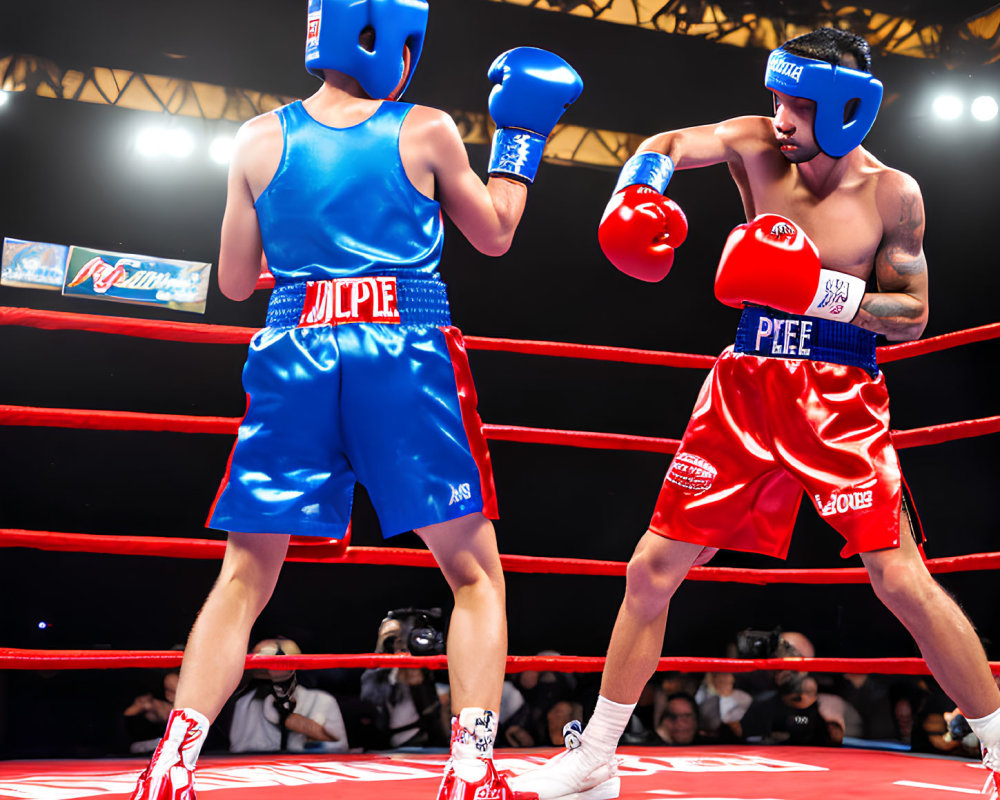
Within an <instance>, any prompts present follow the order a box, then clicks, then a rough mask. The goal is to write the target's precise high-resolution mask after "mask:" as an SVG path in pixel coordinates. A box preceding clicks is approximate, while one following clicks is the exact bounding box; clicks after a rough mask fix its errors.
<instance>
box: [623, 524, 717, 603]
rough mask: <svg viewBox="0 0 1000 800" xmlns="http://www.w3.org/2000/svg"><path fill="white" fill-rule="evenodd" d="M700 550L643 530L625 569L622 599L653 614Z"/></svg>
mask: <svg viewBox="0 0 1000 800" xmlns="http://www.w3.org/2000/svg"><path fill="white" fill-rule="evenodd" d="M702 549H703V548H702V547H701V546H699V545H691V544H688V543H686V542H675V541H672V540H670V539H665V538H664V537H662V536H659V535H657V534H655V533H652V532H647V533H646V535H645V536H643V538H642V539H641V540H640V541H639V545H638V547H636V549H635V553H633V554H632V558H631V559H630V560H629V562H628V567H627V569H626V571H625V598H626V602H628V603H629V604H630V605H632V606H638V607H640V608H643V609H645V610H647V611H648V612H649V613H650V614H653V615H655V614H658V613H660V612H661V611H662V610H663V609H664V608H666V606H667V604H668V603H669V602H670V598H671V597H673V594H674V592H675V591H677V587H678V586H680V585H681V583H682V582H683V580H684V577H685V576H686V575H687V573H688V570H690V569H691V565H692V564H693V563H694V561H695V559H696V558H697V557H698V556H699V555H700V554H701V552H702Z"/></svg>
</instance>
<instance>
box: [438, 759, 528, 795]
mask: <svg viewBox="0 0 1000 800" xmlns="http://www.w3.org/2000/svg"><path fill="white" fill-rule="evenodd" d="M475 761H477V762H478V764H475V765H473V764H470V763H468V761H467V760H466V759H460V760H458V761H455V760H451V761H449V762H448V765H447V766H446V767H445V772H444V780H443V781H441V788H440V789H439V790H438V800H538V795H537V794H534V793H533V792H515V791H514V790H513V789H511V788H510V785H509V784H508V783H507V779H506V778H505V777H504V776H503V775H501V774H500V773H498V772H497V770H496V767H495V766H493V759H492V758H477V759H475Z"/></svg>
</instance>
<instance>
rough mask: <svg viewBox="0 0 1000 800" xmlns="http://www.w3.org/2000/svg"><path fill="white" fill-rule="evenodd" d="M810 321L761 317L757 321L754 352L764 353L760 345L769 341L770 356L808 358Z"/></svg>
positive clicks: (810, 332)
mask: <svg viewBox="0 0 1000 800" xmlns="http://www.w3.org/2000/svg"><path fill="white" fill-rule="evenodd" d="M812 327H813V323H812V320H808V319H773V318H771V317H765V316H762V317H761V318H760V319H759V320H758V321H757V342H756V347H755V349H756V351H757V352H758V353H763V352H764V347H763V346H762V343H764V342H765V340H768V339H769V340H770V345H771V354H772V355H776V356H802V357H803V358H805V357H808V356H809V354H810V352H811V350H810V339H811V338H812Z"/></svg>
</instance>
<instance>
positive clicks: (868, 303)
mask: <svg viewBox="0 0 1000 800" xmlns="http://www.w3.org/2000/svg"><path fill="white" fill-rule="evenodd" d="M861 308H862V309H864V310H865V311H867V312H868V313H869V314H871V315H872V316H873V317H877V318H879V319H882V320H890V319H893V318H896V319H898V318H903V319H917V318H919V317H920V316H921V315H922V314H923V312H924V309H923V305H922V304H920V303H915V302H914V301H913V298H912V297H909V296H908V295H905V294H881V293H874V294H867V295H865V299H864V302H863V303H862V304H861Z"/></svg>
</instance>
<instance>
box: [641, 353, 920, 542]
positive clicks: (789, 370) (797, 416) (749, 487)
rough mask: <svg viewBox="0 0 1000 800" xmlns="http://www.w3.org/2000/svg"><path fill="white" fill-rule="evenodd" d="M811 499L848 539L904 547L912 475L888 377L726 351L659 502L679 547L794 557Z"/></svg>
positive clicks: (654, 525) (654, 526) (659, 517)
mask: <svg viewBox="0 0 1000 800" xmlns="http://www.w3.org/2000/svg"><path fill="white" fill-rule="evenodd" d="M803 490H804V491H805V492H806V493H808V495H809V499H810V500H812V502H813V505H814V506H815V507H816V510H817V511H818V512H819V514H820V515H821V516H822V517H823V518H824V519H825V520H826V521H827V522H829V523H830V525H832V526H833V527H834V528H835V529H836V530H837V531H838V532H839V533H840V534H841V535H842V536H843V537H844V539H846V540H847V543H846V544H845V545H844V548H843V550H842V551H841V555H842V556H844V557H845V558H846V557H847V556H851V555H854V554H855V553H864V552H869V551H872V550H882V549H885V548H890V547H898V546H899V513H900V502H901V497H902V477H901V474H900V469H899V459H898V458H897V456H896V451H895V449H894V448H893V445H892V441H891V439H890V436H889V395H888V392H887V391H886V388H885V379H884V377H883V376H882V374H881V373H880V374H879V375H878V377H877V378H873V377H872V376H871V375H870V374H869V373H868V372H866V371H865V370H864V369H862V368H861V367H855V366H844V365H841V364H832V363H828V362H824V361H810V360H806V359H788V358H765V357H761V356H756V355H748V354H746V353H734V352H733V349H732V348H728V349H727V350H725V351H724V352H723V353H722V355H721V356H720V357H719V359H718V361H716V363H715V366H714V367H713V368H712V371H711V373H710V374H709V376H708V379H707V380H706V381H705V384H704V386H702V389H701V394H700V395H699V397H698V402H697V404H696V405H695V409H694V413H693V414H692V416H691V421H690V422H689V423H688V427H687V430H686V431H685V432H684V438H683V439H682V440H681V445H680V449H679V450H678V452H677V455H676V456H674V459H673V461H672V462H671V464H670V469H669V470H668V471H667V475H666V478H665V479H664V481H663V488H662V489H661V490H660V495H659V497H658V499H657V501H656V509H655V511H654V513H653V519H652V522H651V523H650V526H649V527H650V530H652V531H653V532H654V533H658V534H660V535H661V536H665V537H667V538H669V539H677V540H679V541H683V542H692V543H694V544H701V545H705V546H706V547H717V548H720V549H727V550H741V551H745V552H751V553H763V554H765V555H772V556H777V557H779V558H784V557H785V556H786V555H787V553H788V545H789V542H790V541H791V535H792V528H793V526H794V523H795V516H796V514H797V513H798V509H799V503H800V502H801V501H802V492H803Z"/></svg>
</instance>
